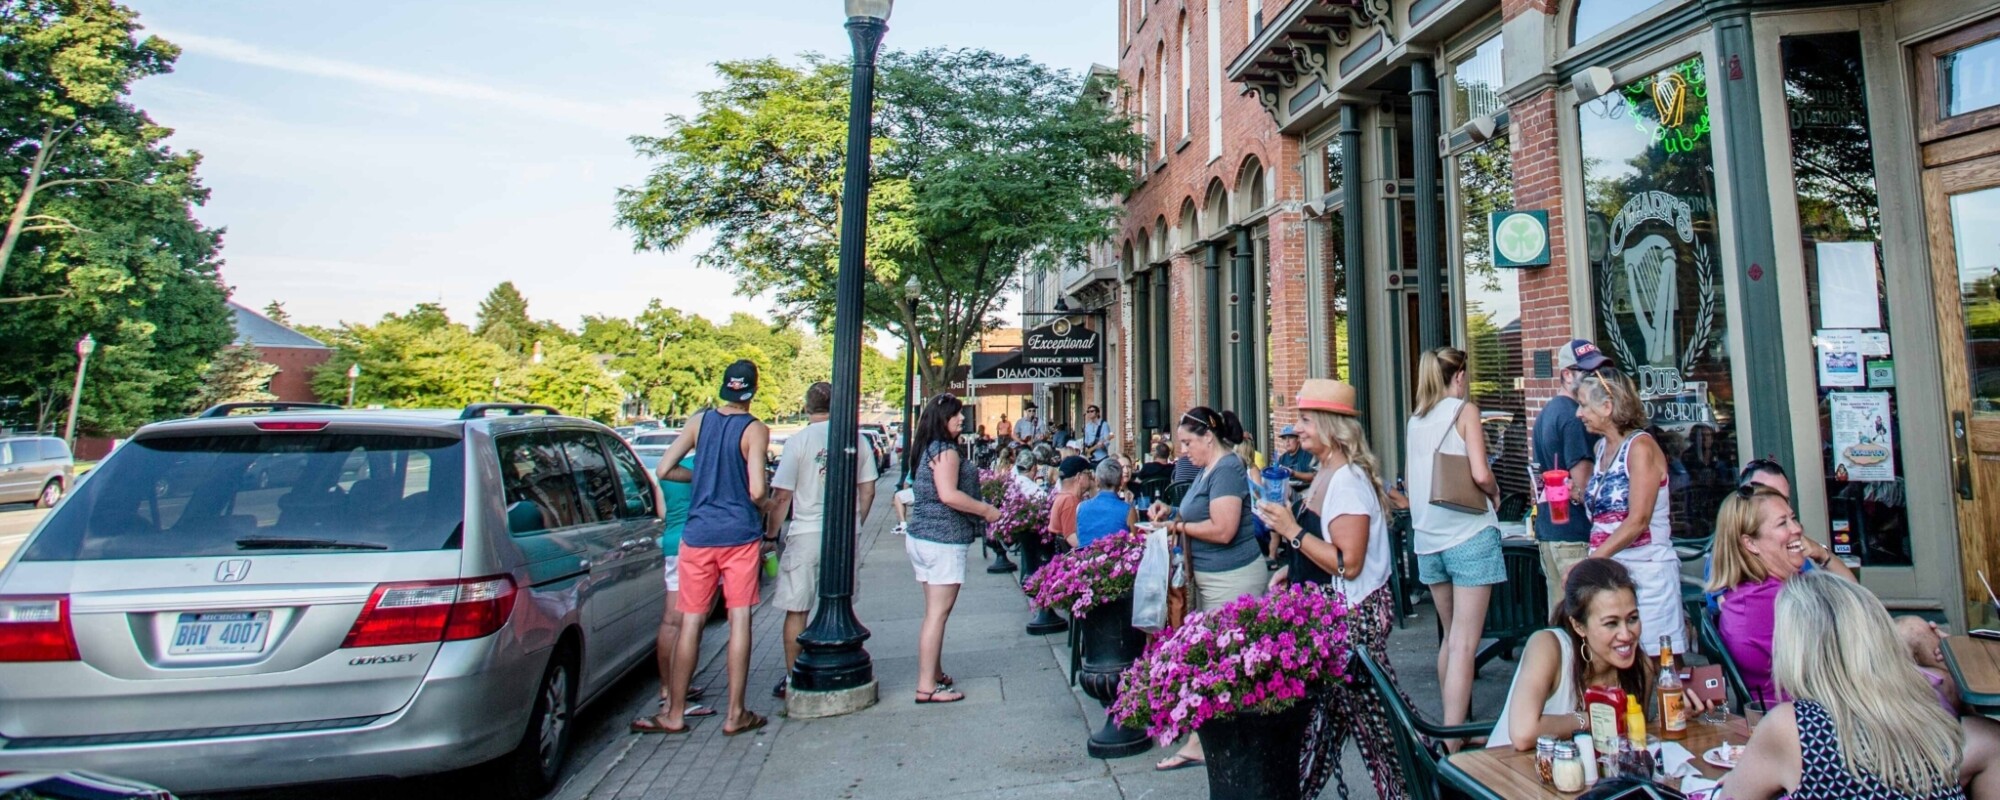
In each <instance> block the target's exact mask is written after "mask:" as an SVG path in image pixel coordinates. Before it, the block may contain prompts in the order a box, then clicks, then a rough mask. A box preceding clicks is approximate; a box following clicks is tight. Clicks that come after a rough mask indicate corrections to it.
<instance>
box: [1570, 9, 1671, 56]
mask: <svg viewBox="0 0 2000 800" xmlns="http://www.w3.org/2000/svg"><path fill="white" fill-rule="evenodd" d="M1669 1H1670V0H1577V3H1576V9H1575V10H1573V11H1571V12H1570V14H1571V16H1570V23H1569V32H1570V36H1569V43H1570V44H1572V45H1574V44H1578V43H1581V42H1587V41H1590V39H1591V37H1594V36H1596V35H1598V34H1600V33H1603V32H1605V31H1608V30H1611V29H1612V28H1615V27H1618V24H1619V23H1621V22H1624V21H1626V20H1628V19H1631V18H1633V17H1636V16H1639V12H1642V11H1645V10H1646V9H1649V8H1652V7H1653V6H1656V5H1661V4H1662V3H1664V2H1669Z"/></svg>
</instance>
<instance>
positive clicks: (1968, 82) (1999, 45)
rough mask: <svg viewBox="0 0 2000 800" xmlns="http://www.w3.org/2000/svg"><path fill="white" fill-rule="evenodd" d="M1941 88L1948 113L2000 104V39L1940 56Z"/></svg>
mask: <svg viewBox="0 0 2000 800" xmlns="http://www.w3.org/2000/svg"><path fill="white" fill-rule="evenodd" d="M1938 90H1939V91H1941V92H1943V93H1944V97H1943V98H1942V100H1943V101H1944V115H1945V116H1947V117H1956V116H1958V115H1960V114H1966V113H1970V112H1973V111H1978V110H1980V109H1982V108H1992V107H1993V106H2000V39H1989V40H1987V41H1984V42H1980V43H1979V44H1975V45H1972V46H1971V47H1966V48H1963V49H1960V50H1954V51H1952V52H1950V53H1946V54H1945V55H1943V56H1940V57H1939V58H1938Z"/></svg>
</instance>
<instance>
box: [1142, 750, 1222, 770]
mask: <svg viewBox="0 0 2000 800" xmlns="http://www.w3.org/2000/svg"><path fill="white" fill-rule="evenodd" d="M1207 764H1208V762H1207V761H1206V760H1203V759H1199V758H1188V757H1187V756H1184V755H1181V754H1179V753H1175V754H1173V755H1170V756H1167V757H1166V758H1162V759H1160V760H1159V762H1158V763H1155V764H1154V765H1153V771H1154V772H1173V771H1174V770H1177V769H1187V768H1188V767H1200V766H1206V765H1207Z"/></svg>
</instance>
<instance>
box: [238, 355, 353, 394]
mask: <svg viewBox="0 0 2000 800" xmlns="http://www.w3.org/2000/svg"><path fill="white" fill-rule="evenodd" d="M257 350H258V352H260V353H262V354H263V356H264V358H263V361H264V363H266V364H272V365H275V366H276V367H277V368H278V374H276V375H273V376H271V394H274V395H277V396H278V399H279V400H288V401H291V402H296V403H312V402H318V401H319V399H320V398H319V397H318V396H317V395H315V394H313V389H312V375H313V368H314V367H317V366H319V365H321V364H324V363H326V360H327V359H329V358H332V357H333V351H332V350H310V349H305V348H298V347H260V348H258V349H257ZM346 399H347V398H346V396H344V395H343V396H341V397H330V398H327V401H328V402H334V403H338V402H342V401H345V400H346Z"/></svg>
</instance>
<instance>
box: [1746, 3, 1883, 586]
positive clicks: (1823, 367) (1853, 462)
mask: <svg viewBox="0 0 2000 800" xmlns="http://www.w3.org/2000/svg"><path fill="white" fill-rule="evenodd" d="M1779 48H1780V54H1781V57H1782V58H1783V61H1784V69H1785V106H1786V110H1787V111H1788V112H1789V114H1788V116H1789V118H1790V120H1789V121H1790V128H1791V134H1792V177H1793V178H1794V182H1795V183H1796V185H1797V187H1798V203H1799V237H1800V242H1799V245H1800V253H1801V255H1802V256H1803V258H1804V262H1805V276H1806V292H1807V298H1808V299H1809V301H1810V303H1811V306H1812V314H1813V326H1814V335H1813V342H1814V343H1813V346H1812V348H1811V350H1810V355H1811V356H1812V357H1813V359H1814V364H1815V368H1814V369H1815V372H1816V373H1817V374H1818V382H1817V386H1818V395H1819V433H1820V446H1821V447H1820V450H1821V453H1822V454H1823V455H1822V456H1821V458H1822V459H1823V460H1824V464H1823V466H1824V468H1825V470H1826V476H1827V481H1826V497H1827V518H1828V520H1829V521H1830V523H1831V525H1832V529H1833V530H1832V533H1833V549H1834V552H1835V553H1837V554H1839V555H1840V556H1841V557H1843V558H1847V559H1849V560H1850V562H1852V563H1865V564H1871V565H1885V564H1886V565H1897V566H1908V565H1909V564H1910V535H1909V512H1908V509H1907V508H1906V507H1905V505H1904V503H1903V465H1902V461H1903V459H1901V458H1900V457H1898V456H1899V455H1900V454H1899V453H1898V452H1897V443H1898V442H1900V441H1901V440H1902V437H1901V436H1900V433H1901V431H1899V430H1898V428H1899V427H1900V425H1899V424H1898V420H1897V416H1898V415H1897V409H1896V405H1897V404H1896V389H1895V386H1896V377H1895V373H1896V362H1895V357H1894V348H1893V346H1892V343H1891V341H1890V336H1889V305H1888V303H1887V302H1886V301H1885V298H1886V295H1885V294H1884V293H1883V290H1882V286H1883V283H1882V248H1881V246H1880V240H1881V229H1882V224H1881V223H1882V220H1881V208H1880V205H1879V203H1878V200H1877V197H1876V194H1875V157H1874V153H1875V148H1874V145H1873V142H1872V141H1871V140H1870V135H1869V130H1868V99H1867V97H1866V95H1865V93H1864V91H1863V85H1864V84H1863V73H1862V69H1863V64H1862V61H1861V34H1859V33H1856V32H1852V31H1849V32H1845V33H1824V34H1816V35H1812V36H1787V37H1784V38H1783V39H1782V40H1780V44H1779ZM1802 355H1803V354H1802Z"/></svg>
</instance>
